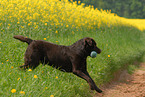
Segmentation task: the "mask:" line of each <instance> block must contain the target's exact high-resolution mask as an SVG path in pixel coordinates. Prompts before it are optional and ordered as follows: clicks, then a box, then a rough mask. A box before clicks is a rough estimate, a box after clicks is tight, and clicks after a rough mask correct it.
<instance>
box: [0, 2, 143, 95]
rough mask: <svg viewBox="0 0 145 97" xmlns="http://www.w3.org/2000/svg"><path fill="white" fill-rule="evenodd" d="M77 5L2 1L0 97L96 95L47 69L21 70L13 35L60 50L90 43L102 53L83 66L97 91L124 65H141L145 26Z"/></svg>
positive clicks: (20, 45)
mask: <svg viewBox="0 0 145 97" xmlns="http://www.w3.org/2000/svg"><path fill="white" fill-rule="evenodd" d="M78 3H79V5H77V2H73V1H72V0H71V2H69V1H68V0H61V1H60V0H0V65H1V66H0V78H1V79H0V96H2V97H10V96H15V97H20V96H24V97H28V96H32V97H33V96H36V97H40V96H42V97H49V96H50V97H54V96H55V97H90V96H93V94H94V93H95V92H92V91H90V90H89V86H88V84H87V83H86V82H85V81H84V80H82V79H79V78H78V77H76V76H74V75H73V74H68V73H64V72H61V71H59V70H55V69H53V68H52V67H50V66H42V65H40V66H39V67H38V68H36V70H31V69H28V70H27V71H26V72H25V71H23V70H19V68H18V67H19V66H20V65H22V64H23V62H24V60H23V57H24V52H25V50H26V47H27V45H26V44H25V43H22V42H20V41H18V40H14V39H13V35H23V36H27V37H30V38H32V39H41V40H45V41H50V42H53V43H56V44H61V45H71V44H72V43H74V42H76V41H77V40H78V39H80V38H83V37H92V38H94V39H95V40H96V41H97V44H98V47H100V48H101V49H102V53H101V54H100V55H98V56H97V58H95V59H92V58H90V57H88V59H87V62H88V71H89V73H90V75H91V76H92V78H93V79H94V80H95V82H96V84H97V85H100V84H103V83H104V82H108V81H109V80H110V79H111V78H112V77H113V75H112V74H113V73H114V72H115V71H116V70H118V69H120V68H122V67H124V64H127V63H132V62H133V61H135V60H141V57H142V56H143V54H144V51H145V48H144V40H145V39H144V34H145V33H144V30H145V26H144V25H145V24H144V23H145V20H138V19H126V18H123V17H119V16H117V15H116V14H114V13H111V11H109V10H107V11H105V10H100V11H99V10H98V9H94V8H93V6H89V7H84V4H83V3H81V2H80V1H79V2H78ZM84 91H85V92H84Z"/></svg>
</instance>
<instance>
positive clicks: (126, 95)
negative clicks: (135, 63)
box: [94, 63, 145, 97]
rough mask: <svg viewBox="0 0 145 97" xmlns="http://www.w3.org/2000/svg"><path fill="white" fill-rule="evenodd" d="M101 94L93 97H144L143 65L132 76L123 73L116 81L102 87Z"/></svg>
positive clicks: (144, 71)
mask: <svg viewBox="0 0 145 97" xmlns="http://www.w3.org/2000/svg"><path fill="white" fill-rule="evenodd" d="M103 90H104V93H103V94H96V96H94V97H145V63H141V65H140V68H139V69H137V70H136V71H135V72H134V73H133V74H132V75H129V74H128V73H127V71H124V72H123V73H121V75H119V80H118V81H113V82H112V83H110V84H109V85H106V86H104V87H103Z"/></svg>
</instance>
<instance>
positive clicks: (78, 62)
mask: <svg viewBox="0 0 145 97" xmlns="http://www.w3.org/2000/svg"><path fill="white" fill-rule="evenodd" d="M14 38H15V39H18V40H20V41H22V42H26V43H28V44H29V45H28V47H27V50H26V52H25V57H24V60H25V63H24V65H22V66H20V67H21V68H24V69H26V68H28V67H29V68H32V69H34V68H36V67H37V66H38V65H39V63H40V62H41V63H42V64H48V65H50V66H53V67H55V68H58V69H59V70H61V71H65V72H72V73H73V74H75V75H77V76H78V77H81V78H83V79H85V80H86V81H87V82H88V83H89V85H90V88H91V89H92V90H96V91H97V92H99V93H101V92H102V91H101V90H100V89H99V88H98V87H97V86H96V84H95V82H94V81H93V79H92V78H91V77H90V75H89V74H88V72H87V64H86V59H87V56H89V55H90V53H91V51H96V52H97V53H98V54H100V53H101V50H100V49H99V48H98V47H97V46H96V42H95V41H94V40H93V39H92V38H89V37H86V38H83V39H80V40H79V41H77V42H75V43H74V44H72V45H70V46H63V45H57V44H53V43H50V42H46V41H43V40H32V39H30V38H25V37H23V36H21V35H15V36H14Z"/></svg>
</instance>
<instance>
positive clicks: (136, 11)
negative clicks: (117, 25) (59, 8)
mask: <svg viewBox="0 0 145 97" xmlns="http://www.w3.org/2000/svg"><path fill="white" fill-rule="evenodd" d="M74 1H81V2H83V3H85V4H86V6H88V5H93V6H94V8H98V9H105V10H111V11H112V12H113V13H116V14H117V15H119V16H122V17H127V18H145V6H144V5H145V1H144V0H74Z"/></svg>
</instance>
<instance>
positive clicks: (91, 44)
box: [84, 37, 101, 54]
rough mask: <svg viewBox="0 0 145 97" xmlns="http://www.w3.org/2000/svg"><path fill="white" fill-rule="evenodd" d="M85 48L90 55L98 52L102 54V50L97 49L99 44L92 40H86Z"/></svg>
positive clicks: (87, 38)
mask: <svg viewBox="0 0 145 97" xmlns="http://www.w3.org/2000/svg"><path fill="white" fill-rule="evenodd" d="M84 47H85V50H86V51H87V53H88V54H90V53H91V52H92V51H96V52H97V53H98V54H100V53H101V49H99V48H98V47H97V43H96V42H95V41H94V39H92V38H89V37H86V38H84Z"/></svg>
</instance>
